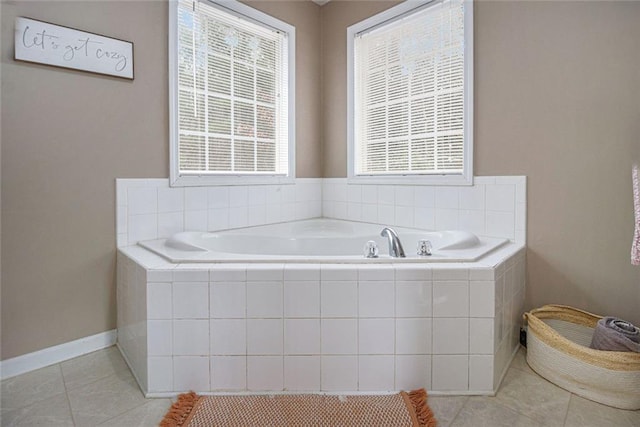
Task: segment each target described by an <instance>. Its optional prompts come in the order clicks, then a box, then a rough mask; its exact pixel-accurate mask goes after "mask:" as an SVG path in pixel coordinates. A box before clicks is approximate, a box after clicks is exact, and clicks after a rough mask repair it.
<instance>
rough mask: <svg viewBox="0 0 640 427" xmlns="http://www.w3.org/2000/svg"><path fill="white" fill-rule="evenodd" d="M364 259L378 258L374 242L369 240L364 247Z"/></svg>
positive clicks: (376, 245)
mask: <svg viewBox="0 0 640 427" xmlns="http://www.w3.org/2000/svg"><path fill="white" fill-rule="evenodd" d="M364 257H365V258H378V244H377V243H376V241H375V240H369V241H368V242H367V243H365V245H364Z"/></svg>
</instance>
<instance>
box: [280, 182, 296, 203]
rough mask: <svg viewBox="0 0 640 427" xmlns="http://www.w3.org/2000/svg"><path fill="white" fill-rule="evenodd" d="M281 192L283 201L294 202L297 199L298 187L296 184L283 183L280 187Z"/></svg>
mask: <svg viewBox="0 0 640 427" xmlns="http://www.w3.org/2000/svg"><path fill="white" fill-rule="evenodd" d="M280 193H281V197H282V203H293V202H295V201H296V187H295V185H290V184H286V185H282V186H281V187H280Z"/></svg>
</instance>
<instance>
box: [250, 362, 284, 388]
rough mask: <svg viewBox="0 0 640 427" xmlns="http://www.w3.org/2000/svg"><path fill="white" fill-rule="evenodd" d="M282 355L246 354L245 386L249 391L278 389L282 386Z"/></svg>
mask: <svg viewBox="0 0 640 427" xmlns="http://www.w3.org/2000/svg"><path fill="white" fill-rule="evenodd" d="M282 364H283V360H282V356H248V357H247V388H248V389H249V390H251V391H279V390H282V389H283V388H284V372H283V366H282Z"/></svg>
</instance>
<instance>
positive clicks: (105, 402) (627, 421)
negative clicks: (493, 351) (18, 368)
mask: <svg viewBox="0 0 640 427" xmlns="http://www.w3.org/2000/svg"><path fill="white" fill-rule="evenodd" d="M524 356H525V353H524V350H522V349H521V350H520V352H519V353H518V354H517V356H516V358H515V359H514V360H513V363H512V364H511V367H510V368H509V371H508V373H507V375H506V377H505V379H504V381H503V383H502V387H500V390H499V392H498V394H497V396H496V397H467V396H450V397H438V396H433V397H430V398H429V405H430V406H431V407H432V408H433V410H434V412H435V414H436V417H437V419H438V421H439V426H441V427H447V426H450V427H461V426H473V427H481V426H491V427H497V426H505V427H506V426H508V427H515V426H522V427H528V426H532V427H533V426H545V427H546V426H567V427H574V426H576V427H585V426H598V427H614V426H620V427H638V426H640V411H623V410H618V409H614V408H610V407H608V406H603V405H599V404H597V403H594V402H591V401H589V400H585V399H583V398H581V397H578V396H576V395H574V394H571V393H569V392H567V391H565V390H563V389H560V388H558V387H556V386H554V385H553V384H551V383H549V382H547V381H546V380H544V379H542V378H541V377H539V376H538V375H536V374H535V373H534V372H533V371H532V370H531V369H530V368H529V367H528V366H527V363H526V361H525V359H524ZM170 405H171V400H169V399H145V398H144V397H143V396H142V393H141V392H140V390H139V389H138V386H137V384H136V382H135V380H134V378H133V376H132V375H131V372H130V371H129V369H128V367H127V365H126V364H125V362H124V360H123V359H122V357H121V356H120V353H119V351H118V350H117V349H116V348H115V347H110V348H107V349H105V350H101V351H97V352H95V353H91V354H88V355H85V356H82V357H78V358H76V359H72V360H69V361H66V362H63V363H59V364H57V365H53V366H49V367H47V368H43V369H40V370H37V371H34V372H30V373H27V374H23V375H20V376H18V377H15V378H11V379H8V380H5V381H2V395H1V405H0V416H1V419H2V422H1V425H2V426H34V425H39V426H97V425H100V426H119V427H136V426H156V425H158V422H159V421H160V420H161V419H162V416H163V415H164V413H165V412H166V411H167V409H168V408H169V406H170Z"/></svg>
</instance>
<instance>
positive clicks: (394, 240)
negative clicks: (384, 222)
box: [380, 227, 406, 258]
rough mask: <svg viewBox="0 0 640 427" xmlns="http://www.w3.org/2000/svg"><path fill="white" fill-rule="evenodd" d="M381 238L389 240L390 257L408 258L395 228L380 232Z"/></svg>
mask: <svg viewBox="0 0 640 427" xmlns="http://www.w3.org/2000/svg"><path fill="white" fill-rule="evenodd" d="M380 236H382V237H386V238H387V239H388V240H389V255H390V256H392V257H393V258H406V255H405V254H404V249H403V247H402V243H400V238H399V237H398V233H396V232H395V230H394V229H393V228H389V227H385V228H383V229H382V231H381V232H380Z"/></svg>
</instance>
